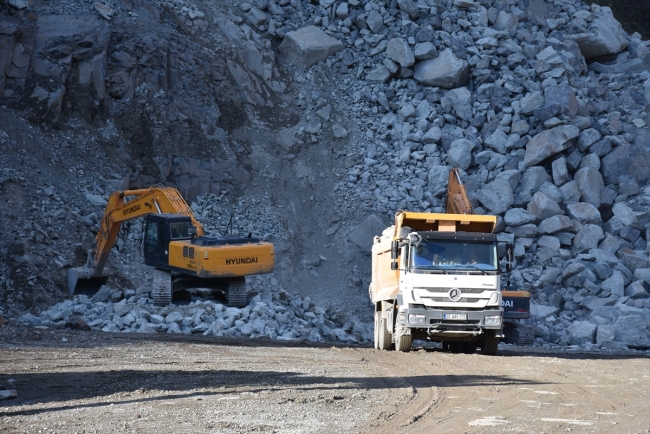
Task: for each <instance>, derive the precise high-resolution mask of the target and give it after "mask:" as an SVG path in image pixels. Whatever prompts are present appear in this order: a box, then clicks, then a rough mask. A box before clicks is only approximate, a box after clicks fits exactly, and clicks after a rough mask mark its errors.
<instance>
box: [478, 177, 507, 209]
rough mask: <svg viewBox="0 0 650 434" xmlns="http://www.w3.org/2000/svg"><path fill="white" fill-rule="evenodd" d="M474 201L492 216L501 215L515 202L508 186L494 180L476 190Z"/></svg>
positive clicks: (499, 180)
mask: <svg viewBox="0 0 650 434" xmlns="http://www.w3.org/2000/svg"><path fill="white" fill-rule="evenodd" d="M476 199H478V201H479V202H481V204H483V206H485V207H486V208H487V209H488V210H490V212H491V213H492V214H503V213H504V212H506V211H507V210H508V209H509V208H510V206H511V205H512V204H513V202H514V201H515V198H514V195H513V194H512V188H511V187H510V184H509V183H508V182H507V181H505V180H503V179H495V180H494V181H492V182H490V183H489V184H487V185H486V186H485V187H483V188H482V189H480V190H478V191H477V192H476Z"/></svg>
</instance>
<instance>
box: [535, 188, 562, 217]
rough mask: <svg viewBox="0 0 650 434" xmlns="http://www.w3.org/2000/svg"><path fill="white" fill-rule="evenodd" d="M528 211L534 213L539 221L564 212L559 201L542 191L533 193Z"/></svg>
mask: <svg viewBox="0 0 650 434" xmlns="http://www.w3.org/2000/svg"><path fill="white" fill-rule="evenodd" d="M527 211H528V212H529V213H531V214H532V215H534V216H535V218H536V219H537V221H542V220H545V219H547V218H549V217H553V216H556V215H562V214H564V211H562V208H560V206H559V205H558V204H557V202H555V201H554V200H553V199H551V198H550V197H548V196H547V195H545V194H544V193H542V192H541V191H538V192H537V193H535V194H534V195H533V199H532V200H531V201H530V202H529V203H528V210H527Z"/></svg>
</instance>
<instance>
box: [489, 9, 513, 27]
mask: <svg viewBox="0 0 650 434" xmlns="http://www.w3.org/2000/svg"><path fill="white" fill-rule="evenodd" d="M518 23H519V18H517V15H515V14H513V13H509V12H506V11H501V12H499V14H498V15H497V19H496V21H495V23H494V25H493V27H494V28H495V29H497V30H505V31H509V30H512V29H514V28H515V27H517V24H518Z"/></svg>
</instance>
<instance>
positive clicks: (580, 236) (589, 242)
mask: <svg viewBox="0 0 650 434" xmlns="http://www.w3.org/2000/svg"><path fill="white" fill-rule="evenodd" d="M604 236H605V235H604V234H603V229H602V228H601V227H600V226H596V225H584V226H582V228H580V230H579V231H578V233H577V234H576V237H575V239H574V240H573V251H574V253H576V254H578V253H583V252H587V251H589V250H590V249H595V248H596V247H598V243H599V242H600V240H602V239H603V237H604Z"/></svg>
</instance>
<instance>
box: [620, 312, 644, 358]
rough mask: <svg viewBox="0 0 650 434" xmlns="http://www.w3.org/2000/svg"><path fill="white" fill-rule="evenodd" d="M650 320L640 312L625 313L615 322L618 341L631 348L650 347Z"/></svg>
mask: <svg viewBox="0 0 650 434" xmlns="http://www.w3.org/2000/svg"><path fill="white" fill-rule="evenodd" d="M648 324H650V322H648V321H646V320H644V317H643V316H642V315H641V314H640V313H638V314H637V313H636V312H634V313H629V314H628V313H624V312H621V315H620V316H619V317H618V319H617V320H616V322H615V323H614V329H615V335H616V341H617V342H620V343H622V344H624V345H627V346H628V347H631V348H639V349H648V348H650V326H649V325H648Z"/></svg>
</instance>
